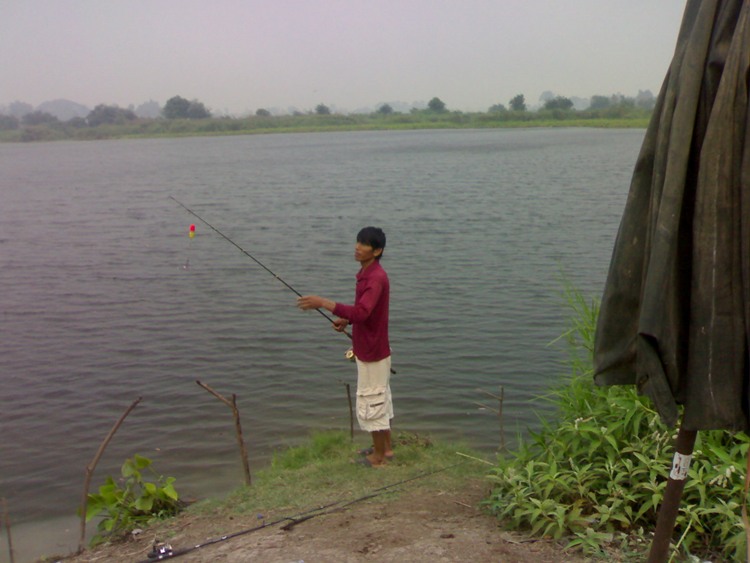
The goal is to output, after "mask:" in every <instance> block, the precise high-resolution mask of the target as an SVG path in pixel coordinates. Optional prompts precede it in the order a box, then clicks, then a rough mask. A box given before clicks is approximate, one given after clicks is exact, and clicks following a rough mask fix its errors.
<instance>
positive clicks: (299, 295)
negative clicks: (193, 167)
mask: <svg viewBox="0 0 750 563" xmlns="http://www.w3.org/2000/svg"><path fill="white" fill-rule="evenodd" d="M169 199H171V200H172V201H174V202H175V203H176V204H177V205H179V206H180V207H182V208H183V209H184V210H185V211H187V212H188V213H190V214H191V215H192V216H193V217H195V218H196V219H198V220H199V221H200V222H201V223H203V224H204V225H206V226H207V227H208V228H209V229H211V230H212V231H214V232H215V233H216V234H217V235H219V236H220V237H222V238H223V239H224V240H226V241H227V242H228V243H230V244H231V245H232V246H234V247H235V248H237V249H238V250H239V251H240V252H242V253H243V254H244V255H245V256H247V257H248V258H250V259H251V260H252V261H253V262H255V263H256V264H258V266H260V267H261V268H263V269H264V270H265V271H266V272H268V273H269V274H271V275H272V276H273V277H275V278H276V279H277V280H279V281H280V282H281V283H283V284H284V285H285V286H286V287H287V289H290V290H291V291H293V292H294V294H295V295H297V296H298V297H302V294H301V293H300V292H299V291H297V290H296V289H294V288H293V287H292V286H291V285H289V284H288V283H287V282H285V281H284V280H283V279H281V276H279V275H278V274H276V273H274V272H273V271H272V270H271V269H270V268H269V267H268V266H266V265H265V264H264V263H263V262H261V261H260V260H258V259H257V258H256V257H255V256H253V255H252V254H250V253H249V252H248V251H247V250H245V249H244V248H242V247H241V246H240V245H239V244H237V243H236V242H234V241H233V240H232V239H230V238H229V237H228V236H227V235H225V234H224V233H222V232H221V231H220V230H219V229H217V228H216V227H214V226H213V225H212V224H211V223H209V222H208V221H206V220H205V219H204V218H203V217H201V216H200V215H198V214H197V213H196V212H195V211H193V210H192V209H190V208H189V207H188V206H187V205H185V204H184V203H182V202H180V201H179V200H178V199H177V198H175V197H173V196H169ZM315 310H316V311H317V312H318V313H320V314H321V315H323V316H324V317H325V318H326V319H328V321H329V322H330V323H331V324H334V323H335V321H334V320H333V319H332V318H331V317H329V316H328V315H327V314H326V313H324V312H323V311H321V310H320V309H315ZM343 332H344V334H346V335H347V336H348V337H349V339H350V340H351V338H352V335H351V334H349V333H348V332H346V331H343Z"/></svg>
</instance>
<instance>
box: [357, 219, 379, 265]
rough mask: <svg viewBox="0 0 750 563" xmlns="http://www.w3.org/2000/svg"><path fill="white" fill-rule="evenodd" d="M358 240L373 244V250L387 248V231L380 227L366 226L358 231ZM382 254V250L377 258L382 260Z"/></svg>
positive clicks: (361, 242) (369, 244)
mask: <svg viewBox="0 0 750 563" xmlns="http://www.w3.org/2000/svg"><path fill="white" fill-rule="evenodd" d="M357 242H358V243H360V244H366V245H367V246H371V247H372V249H373V250H377V249H381V250H385V233H384V232H383V229H380V228H378V227H365V228H364V229H362V230H361V231H359V232H358V233H357ZM381 256H383V253H382V252H381V253H380V256H378V257H377V259H378V260H380V257H381Z"/></svg>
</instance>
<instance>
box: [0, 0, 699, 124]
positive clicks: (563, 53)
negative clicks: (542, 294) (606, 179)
mask: <svg viewBox="0 0 750 563" xmlns="http://www.w3.org/2000/svg"><path fill="white" fill-rule="evenodd" d="M684 6H685V0H567V1H561V0H1V1H0V69H2V70H1V71H0V72H1V74H0V105H4V104H8V103H10V102H13V101H16V100H18V101H22V102H26V103H29V104H32V105H34V106H36V105H38V104H40V103H41V102H44V101H49V100H54V99H58V98H64V99H69V100H72V101H75V102H78V103H81V104H84V105H86V106H89V107H90V108H93V107H94V106H95V105H97V104H101V103H104V104H108V105H119V106H120V107H128V106H129V105H131V104H133V105H135V106H137V105H139V104H141V103H143V102H147V101H149V100H155V101H157V102H159V104H162V105H163V104H164V102H166V101H167V100H168V99H169V98H171V97H172V96H175V95H180V96H182V97H184V98H188V99H197V100H199V101H201V102H203V103H204V104H205V105H206V107H208V108H209V109H210V110H212V111H213V112H215V113H230V114H235V115H239V114H244V113H249V112H255V110H256V109H258V108H269V109H270V108H277V109H279V110H283V111H287V110H289V109H290V108H294V109H298V110H301V111H307V110H313V109H314V108H315V106H316V105H318V104H319V103H324V104H326V105H328V106H329V107H331V108H332V109H336V110H338V111H342V112H348V111H355V110H357V109H359V108H363V107H374V108H377V107H378V106H379V104H382V103H384V102H391V103H392V102H405V103H409V104H411V103H414V102H423V103H424V102H427V101H428V100H430V99H431V98H433V97H435V96H437V97H439V98H440V99H441V100H442V101H443V102H445V104H446V106H447V108H448V109H450V110H461V111H486V110H487V108H488V107H489V106H491V105H493V104H497V103H502V104H505V105H506V106H507V105H508V101H509V100H510V98H512V97H513V96H515V95H516V94H524V96H525V97H526V101H527V103H529V104H530V105H535V104H536V103H537V102H538V100H539V96H540V94H541V93H542V92H544V91H547V90H549V91H552V92H554V93H555V94H556V95H562V96H566V97H574V96H578V97H582V98H589V97H591V96H592V95H595V94H599V95H609V94H614V93H621V94H624V95H626V96H635V95H636V94H637V93H638V91H639V90H651V91H652V92H653V93H654V95H656V94H657V93H658V90H659V88H660V87H661V83H662V81H663V79H664V76H665V73H666V70H667V67H668V65H669V62H670V60H671V57H672V53H673V51H674V47H675V42H676V38H677V33H678V30H679V26H680V22H681V19H682V12H683V9H684Z"/></svg>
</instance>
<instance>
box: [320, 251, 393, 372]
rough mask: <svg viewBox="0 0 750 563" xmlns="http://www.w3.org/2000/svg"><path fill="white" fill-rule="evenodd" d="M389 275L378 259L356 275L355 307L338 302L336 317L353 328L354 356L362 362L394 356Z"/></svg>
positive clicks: (335, 309) (335, 310) (335, 308)
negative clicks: (389, 338)
mask: <svg viewBox="0 0 750 563" xmlns="http://www.w3.org/2000/svg"><path fill="white" fill-rule="evenodd" d="M390 293H391V288H390V283H389V282H388V274H386V273H385V270H384V269H383V268H382V266H381V265H380V262H379V261H377V260H375V261H374V262H373V263H372V264H370V265H369V266H368V267H367V268H365V269H364V270H360V271H359V272H358V273H357V286H356V290H355V293H354V305H343V304H342V303H336V306H335V307H334V309H333V314H334V315H336V316H337V317H341V318H342V319H346V320H348V321H349V323H350V324H351V325H352V344H353V349H354V355H355V356H357V358H359V359H360V360H362V361H363V362H377V361H380V360H382V359H384V358H387V357H388V356H390V355H391V346H390V343H389V341H388V304H389V301H390Z"/></svg>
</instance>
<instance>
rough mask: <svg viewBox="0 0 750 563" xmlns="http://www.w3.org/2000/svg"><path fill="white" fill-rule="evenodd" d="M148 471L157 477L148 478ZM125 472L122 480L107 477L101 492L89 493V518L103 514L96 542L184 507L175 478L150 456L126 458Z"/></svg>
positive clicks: (87, 515)
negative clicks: (159, 470)
mask: <svg viewBox="0 0 750 563" xmlns="http://www.w3.org/2000/svg"><path fill="white" fill-rule="evenodd" d="M144 470H149V472H150V473H151V474H152V475H153V476H154V477H155V480H153V481H149V480H146V479H145V478H144V475H143V472H144ZM121 473H122V479H121V480H120V482H119V483H118V482H115V480H114V479H113V478H112V477H111V476H110V477H107V480H106V481H105V483H104V485H102V486H101V487H99V492H98V493H96V494H94V493H90V494H89V496H88V502H87V506H86V521H89V520H91V519H93V518H95V517H97V516H102V519H101V520H100V521H99V524H98V526H97V529H98V530H99V533H98V534H97V535H96V536H94V538H93V540H92V544H97V543H101V542H102V541H104V540H106V539H107V538H108V537H111V536H117V535H122V534H125V533H127V532H130V531H132V530H134V529H135V528H137V527H139V526H145V525H148V524H150V523H152V522H154V521H156V520H160V519H164V518H168V517H170V516H174V515H175V514H177V513H178V512H179V511H180V510H182V508H183V503H182V502H181V501H180V499H179V495H178V494H177V491H176V490H175V488H174V485H173V483H174V481H175V479H174V477H166V478H165V477H163V476H161V475H159V474H157V473H156V472H155V471H154V470H153V468H152V467H151V460H150V459H148V458H145V457H143V456H140V455H138V454H136V455H135V456H133V458H132V459H127V460H125V462H124V463H123V464H122V469H121Z"/></svg>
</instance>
